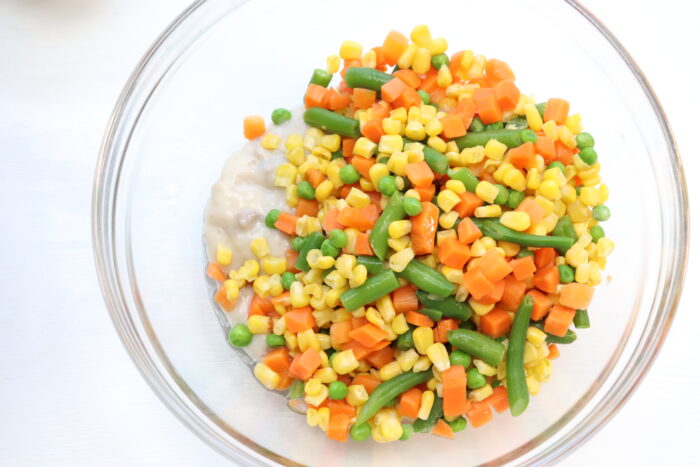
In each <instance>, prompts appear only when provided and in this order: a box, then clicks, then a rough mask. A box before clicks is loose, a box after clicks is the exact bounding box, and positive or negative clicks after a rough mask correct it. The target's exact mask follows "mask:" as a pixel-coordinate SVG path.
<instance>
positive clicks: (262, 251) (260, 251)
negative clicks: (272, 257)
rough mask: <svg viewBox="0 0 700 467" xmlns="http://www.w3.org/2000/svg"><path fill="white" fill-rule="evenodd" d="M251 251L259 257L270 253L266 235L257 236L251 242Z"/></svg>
mask: <svg viewBox="0 0 700 467" xmlns="http://www.w3.org/2000/svg"><path fill="white" fill-rule="evenodd" d="M250 251H252V252H253V254H254V255H255V256H257V257H258V258H263V257H265V256H267V255H269V254H270V246H269V245H268V244H267V240H266V239H265V237H257V238H254V239H253V241H252V242H250Z"/></svg>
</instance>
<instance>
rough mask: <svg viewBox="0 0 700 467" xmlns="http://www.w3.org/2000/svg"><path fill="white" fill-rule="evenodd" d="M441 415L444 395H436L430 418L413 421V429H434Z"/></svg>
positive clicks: (419, 430)
mask: <svg viewBox="0 0 700 467" xmlns="http://www.w3.org/2000/svg"><path fill="white" fill-rule="evenodd" d="M373 394H374V393H373ZM440 417H442V397H435V402H433V407H432V408H431V409H430V413H429V414H428V418H427V419H426V420H422V419H420V418H419V419H418V420H416V421H415V422H413V429H414V430H415V431H416V432H417V433H428V432H429V431H430V430H432V429H433V427H434V426H435V424H436V423H437V421H438V419H439V418H440Z"/></svg>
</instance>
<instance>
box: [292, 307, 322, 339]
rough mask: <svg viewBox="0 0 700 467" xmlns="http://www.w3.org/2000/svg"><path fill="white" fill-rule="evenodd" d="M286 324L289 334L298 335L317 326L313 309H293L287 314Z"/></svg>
mask: <svg viewBox="0 0 700 467" xmlns="http://www.w3.org/2000/svg"><path fill="white" fill-rule="evenodd" d="M284 322H285V324H286V325H287V330H288V331H289V332H293V333H295V334H296V333H297V332H302V331H306V330H307V329H311V328H313V327H314V326H316V320H315V319H314V315H312V314H311V307H310V306H305V307H302V308H292V309H291V310H290V311H288V312H287V313H285V315H284Z"/></svg>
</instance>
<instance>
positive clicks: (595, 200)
mask: <svg viewBox="0 0 700 467" xmlns="http://www.w3.org/2000/svg"><path fill="white" fill-rule="evenodd" d="M579 199H580V200H581V203H582V204H583V205H584V206H598V205H599V204H602V203H603V202H602V200H601V196H600V192H599V190H598V188H594V187H587V186H583V187H581V192H580V193H579Z"/></svg>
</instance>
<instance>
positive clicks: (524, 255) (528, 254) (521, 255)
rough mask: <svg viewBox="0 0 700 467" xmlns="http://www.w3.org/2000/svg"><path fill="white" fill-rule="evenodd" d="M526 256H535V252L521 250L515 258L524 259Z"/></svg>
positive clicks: (525, 249)
mask: <svg viewBox="0 0 700 467" xmlns="http://www.w3.org/2000/svg"><path fill="white" fill-rule="evenodd" d="M526 256H535V252H533V251H530V250H528V249H527V248H521V249H520V251H519V252H518V254H517V255H515V257H516V258H524V257H526Z"/></svg>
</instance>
